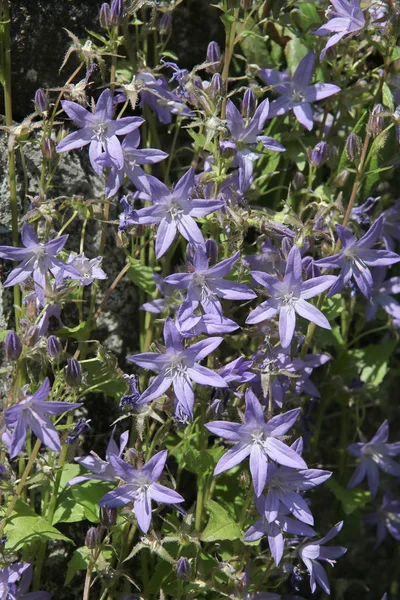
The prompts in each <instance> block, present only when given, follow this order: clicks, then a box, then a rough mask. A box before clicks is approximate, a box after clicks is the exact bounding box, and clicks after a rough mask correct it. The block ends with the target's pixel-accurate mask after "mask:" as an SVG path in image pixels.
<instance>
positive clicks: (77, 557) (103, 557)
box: [65, 546, 112, 585]
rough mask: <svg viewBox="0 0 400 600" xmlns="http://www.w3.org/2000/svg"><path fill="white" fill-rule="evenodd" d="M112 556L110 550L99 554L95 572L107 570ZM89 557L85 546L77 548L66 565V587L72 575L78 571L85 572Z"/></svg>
mask: <svg viewBox="0 0 400 600" xmlns="http://www.w3.org/2000/svg"><path fill="white" fill-rule="evenodd" d="M111 556H112V550H110V549H108V548H107V549H105V550H103V551H102V552H101V553H100V556H99V557H98V559H97V561H96V567H97V568H96V567H95V571H96V570H97V571H101V570H104V569H105V568H107V565H108V564H109V560H110V558H111ZM90 557H91V551H90V550H89V548H86V546H82V548H77V550H75V552H74V553H73V555H72V558H71V560H70V561H69V563H68V569H67V575H66V577H65V585H68V583H70V581H71V580H72V578H73V577H74V575H76V573H78V571H86V569H87V566H88V564H89V560H90Z"/></svg>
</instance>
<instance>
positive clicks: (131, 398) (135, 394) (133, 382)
mask: <svg viewBox="0 0 400 600" xmlns="http://www.w3.org/2000/svg"><path fill="white" fill-rule="evenodd" d="M124 378H125V379H127V380H128V384H129V394H125V395H124V396H122V398H121V400H120V403H119V407H120V408H124V406H131V407H136V405H137V401H138V400H139V398H140V396H141V391H140V383H139V377H138V375H124Z"/></svg>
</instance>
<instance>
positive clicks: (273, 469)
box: [265, 465, 332, 525]
mask: <svg viewBox="0 0 400 600" xmlns="http://www.w3.org/2000/svg"><path fill="white" fill-rule="evenodd" d="M331 475H332V473H331V472H330V471H323V470H321V469H303V470H301V471H296V470H294V469H291V468H289V467H277V466H276V465H271V466H270V467H269V469H268V474H267V484H268V495H267V498H266V502H265V516H266V518H267V521H268V522H269V523H271V522H272V521H274V520H275V519H276V518H277V517H278V514H279V510H280V509H281V505H282V504H283V506H284V507H286V508H287V510H288V511H289V512H290V513H291V514H292V515H293V516H294V517H296V519H299V521H302V522H303V523H307V524H308V525H314V518H313V516H312V514H311V511H310V509H309V507H308V504H307V502H306V501H305V500H304V498H303V497H302V496H301V495H300V494H299V491H301V492H302V491H305V490H309V489H311V488H313V487H315V486H317V485H321V483H323V482H324V481H326V480H327V479H328V478H329V477H330V476H331Z"/></svg>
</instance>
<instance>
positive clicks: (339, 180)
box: [333, 169, 349, 187]
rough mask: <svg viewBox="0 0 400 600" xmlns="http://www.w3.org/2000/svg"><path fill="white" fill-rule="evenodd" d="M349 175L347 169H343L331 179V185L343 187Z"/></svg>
mask: <svg viewBox="0 0 400 600" xmlns="http://www.w3.org/2000/svg"><path fill="white" fill-rule="evenodd" d="M348 177H349V171H347V169H343V171H340V173H339V174H338V175H337V176H336V177H335V179H334V180H333V185H337V186H338V187H343V186H344V184H345V183H346V181H347V179H348Z"/></svg>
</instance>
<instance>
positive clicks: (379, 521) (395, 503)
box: [365, 492, 400, 548]
mask: <svg viewBox="0 0 400 600" xmlns="http://www.w3.org/2000/svg"><path fill="white" fill-rule="evenodd" d="M365 520H366V521H367V523H369V524H370V525H376V528H377V530H376V544H375V548H377V547H378V546H380V545H381V544H382V542H383V540H384V539H385V537H386V532H388V533H389V534H390V535H391V536H392V537H393V538H394V539H395V540H396V541H397V542H400V500H393V499H392V497H391V495H390V493H388V492H387V493H386V494H385V495H384V497H383V500H382V504H381V505H380V507H379V508H378V510H377V512H375V513H372V514H370V515H368V516H367V517H366V519H365Z"/></svg>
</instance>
